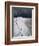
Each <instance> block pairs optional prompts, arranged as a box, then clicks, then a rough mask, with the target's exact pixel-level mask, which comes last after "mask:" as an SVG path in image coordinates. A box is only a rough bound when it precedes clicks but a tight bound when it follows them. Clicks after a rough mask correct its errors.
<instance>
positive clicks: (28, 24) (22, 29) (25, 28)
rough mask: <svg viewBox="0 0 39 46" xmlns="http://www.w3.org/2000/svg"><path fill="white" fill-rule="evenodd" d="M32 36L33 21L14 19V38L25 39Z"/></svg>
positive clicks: (29, 19) (20, 18)
mask: <svg viewBox="0 0 39 46" xmlns="http://www.w3.org/2000/svg"><path fill="white" fill-rule="evenodd" d="M31 35H32V19H31V18H23V17H15V18H14V36H13V37H20V36H21V37H23V36H31Z"/></svg>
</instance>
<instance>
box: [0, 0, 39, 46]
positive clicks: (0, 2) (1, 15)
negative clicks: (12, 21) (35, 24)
mask: <svg viewBox="0 0 39 46" xmlns="http://www.w3.org/2000/svg"><path fill="white" fill-rule="evenodd" d="M5 1H7V0H0V46H5V45H4V42H5V34H4V33H5ZM8 1H10V0H8ZM11 1H19V2H31V3H32V2H33V3H39V0H11ZM38 17H39V16H38ZM9 46H11V45H9ZM12 46H39V43H31V44H18V45H17V44H16V45H12Z"/></svg>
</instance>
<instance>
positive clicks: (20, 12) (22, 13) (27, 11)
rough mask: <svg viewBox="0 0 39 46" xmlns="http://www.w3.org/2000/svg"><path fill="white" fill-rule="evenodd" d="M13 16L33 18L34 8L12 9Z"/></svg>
mask: <svg viewBox="0 0 39 46" xmlns="http://www.w3.org/2000/svg"><path fill="white" fill-rule="evenodd" d="M12 15H13V16H14V17H25V18H32V8H20V7H12Z"/></svg>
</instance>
